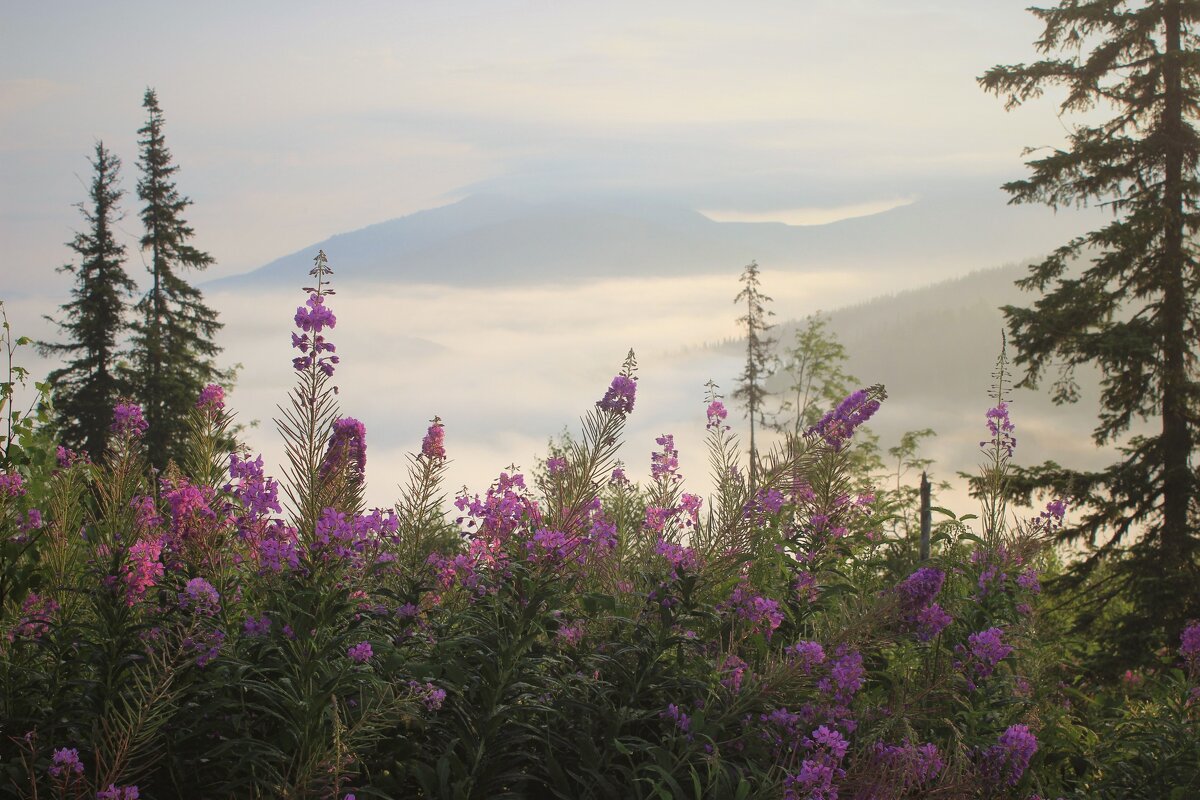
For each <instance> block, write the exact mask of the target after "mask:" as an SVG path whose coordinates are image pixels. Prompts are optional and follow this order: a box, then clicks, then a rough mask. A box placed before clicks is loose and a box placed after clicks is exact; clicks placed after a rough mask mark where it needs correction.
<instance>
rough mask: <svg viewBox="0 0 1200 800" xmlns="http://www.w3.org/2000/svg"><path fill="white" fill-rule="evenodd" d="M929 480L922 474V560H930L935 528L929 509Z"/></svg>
mask: <svg viewBox="0 0 1200 800" xmlns="http://www.w3.org/2000/svg"><path fill="white" fill-rule="evenodd" d="M929 505H930V502H929V478H928V477H927V476H926V475H925V473H924V472H922V473H921V560H922V561H928V560H929V532H930V529H931V528H932V526H933V512H932V511H930V509H929Z"/></svg>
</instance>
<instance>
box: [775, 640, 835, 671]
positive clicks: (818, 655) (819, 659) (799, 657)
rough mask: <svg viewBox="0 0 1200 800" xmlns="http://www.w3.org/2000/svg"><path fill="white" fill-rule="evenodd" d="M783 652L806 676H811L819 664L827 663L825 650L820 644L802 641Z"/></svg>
mask: <svg viewBox="0 0 1200 800" xmlns="http://www.w3.org/2000/svg"><path fill="white" fill-rule="evenodd" d="M783 652H784V655H786V656H788V659H789V661H791V662H792V663H794V664H797V665H798V666H799V667H800V671H801V672H803V673H804V674H805V675H811V674H812V671H813V669H814V668H815V667H816V666H817V665H818V664H823V663H825V648H823V647H821V643H820V642H809V641H805V640H801V641H799V642H796V643H795V644H793V645H790V646H788V647H785V648H784V650H783Z"/></svg>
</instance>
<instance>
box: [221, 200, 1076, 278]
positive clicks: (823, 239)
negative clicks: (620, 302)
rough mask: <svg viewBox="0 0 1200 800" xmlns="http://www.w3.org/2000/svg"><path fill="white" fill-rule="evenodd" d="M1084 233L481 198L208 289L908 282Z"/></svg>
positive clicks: (946, 219)
mask: <svg viewBox="0 0 1200 800" xmlns="http://www.w3.org/2000/svg"><path fill="white" fill-rule="evenodd" d="M1078 227H1079V223H1078V220H1077V218H1076V216H1075V215H1074V213H1064V214H1061V215H1059V216H1055V215H1051V214H1047V213H1045V212H1044V211H1043V210H1041V209H1023V208H1016V209H1012V208H1010V209H1005V208H1004V207H1003V199H1002V197H1000V196H999V193H998V192H990V193H986V194H980V195H978V196H975V195H966V194H956V195H950V194H943V195H933V196H929V197H925V198H921V199H918V200H917V201H916V202H914V203H912V204H910V205H907V206H902V207H899V208H894V209H892V210H890V211H886V212H883V213H879V214H875V215H871V216H866V217H858V218H854V219H846V220H842V221H839V222H833V223H829V224H825V225H811V226H798V225H785V224H782V223H772V222H754V223H746V222H716V221H714V220H711V219H709V218H707V217H705V216H704V215H703V214H701V213H699V212H697V211H694V210H691V209H688V208H683V207H680V206H677V205H671V204H667V203H662V202H655V201H652V200H647V199H645V198H625V199H619V200H618V199H612V198H570V199H559V200H545V199H542V200H537V201H531V200H525V199H519V198H515V197H507V196H500V195H473V196H471V197H467V198H465V199H463V200H460V201H458V202H456V203H452V204H450V205H447V206H443V207H441V208H435V209H431V210H428V211H421V212H418V213H416V214H411V215H409V216H406V217H401V218H399V219H393V220H389V221H387V222H381V223H379V224H376V225H371V226H368V227H366V228H362V229H360V230H356V231H351V232H349V233H342V234H338V235H336V236H332V237H330V238H329V239H326V240H324V241H321V242H316V243H314V244H312V245H310V246H308V247H305V248H303V249H302V250H298V251H296V252H295V253H292V254H290V255H287V256H284V257H282V258H279V259H276V260H275V261H272V262H271V263H269V264H266V265H265V266H263V267H260V268H258V269H256V270H253V271H251V272H248V273H245V274H243V275H237V276H231V277H226V278H221V279H218V280H215V281H212V282H210V283H208V284H206V287H212V288H221V287H233V286H243V287H245V286H265V285H271V286H285V285H290V284H291V283H294V282H295V281H296V279H297V276H298V275H303V274H304V273H305V272H306V271H307V269H308V268H309V267H310V266H311V264H312V258H313V256H314V255H315V254H316V252H317V250H318V249H321V250H324V251H325V252H326V254H327V255H328V256H329V260H330V264H331V266H332V267H333V268H334V270H335V271H336V273H337V276H338V281H339V283H341V284H343V285H345V284H347V283H351V284H352V283H357V282H369V283H391V282H403V283H432V284H447V285H467V284H471V285H485V286H486V285H512V284H518V285H519V284H525V283H534V282H538V283H546V282H550V283H574V282H578V281H585V280H595V279H602V278H612V277H630V276H658V277H667V276H682V275H697V274H715V273H724V274H731V273H734V272H736V271H737V270H739V269H740V268H741V267H742V266H743V265H744V264H746V263H747V262H749V261H750V260H751V259H755V260H757V261H758V262H759V264H760V265H762V266H763V267H764V269H772V270H775V269H787V270H795V271H808V270H830V269H841V270H879V269H886V270H889V271H890V270H896V271H899V270H905V271H913V272H915V273H916V274H919V275H922V276H930V275H938V276H944V275H948V274H962V273H963V272H964V271H966V270H969V269H977V268H980V267H986V266H991V265H994V264H997V263H1002V262H1004V261H1012V260H1017V259H1020V258H1027V257H1030V256H1033V255H1037V254H1038V253H1040V252H1043V251H1045V250H1048V249H1049V248H1050V247H1053V246H1055V245H1057V244H1059V243H1061V241H1063V239H1064V238H1065V237H1066V236H1068V235H1069V234H1070V233H1071V232H1074V231H1075V230H1076V229H1077V228H1078Z"/></svg>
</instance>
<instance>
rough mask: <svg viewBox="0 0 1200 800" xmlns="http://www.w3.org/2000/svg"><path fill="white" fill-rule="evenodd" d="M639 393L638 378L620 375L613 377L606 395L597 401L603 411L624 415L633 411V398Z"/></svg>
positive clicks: (598, 406)
mask: <svg viewBox="0 0 1200 800" xmlns="http://www.w3.org/2000/svg"><path fill="white" fill-rule="evenodd" d="M636 394H637V378H630V377H629V376H627V375H618V376H616V377H615V378H613V379H612V385H610V386H609V387H608V391H607V392H605V393H604V397H603V398H602V399H601V400H600V401H599V402H597V403H596V407H597V408H599V409H600V410H601V411H607V412H608V413H610V414H616V415H617V416H621V417H624V416H626V415H628V414H629V413H630V412H632V411H633V400H634V396H635V395H636Z"/></svg>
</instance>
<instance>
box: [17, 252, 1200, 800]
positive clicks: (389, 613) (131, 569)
mask: <svg viewBox="0 0 1200 800" xmlns="http://www.w3.org/2000/svg"><path fill="white" fill-rule="evenodd" d="M315 274H316V277H317V286H316V287H315V288H314V289H312V290H311V291H310V294H309V299H308V302H307V303H306V305H305V306H302V307H301V308H300V309H298V310H297V313H296V318H295V319H296V324H297V331H296V333H295V334H294V335H293V345H294V346H295V348H296V350H297V354H296V357H295V361H294V365H295V368H296V375H297V381H296V387H295V388H294V389H293V391H292V396H291V398H290V402H288V403H287V404H285V405H284V406H282V407H281V418H280V419H279V420H278V427H279V430H280V433H281V435H282V436H283V437H284V439H285V443H286V446H287V456H288V464H287V465H286V466H285V468H284V469H283V472H282V481H281V483H276V481H275V480H273V479H272V478H270V477H269V476H267V474H266V473H265V471H264V464H263V462H262V459H261V458H260V457H255V456H253V455H252V454H249V453H246V452H245V451H244V450H241V449H239V448H235V449H234V451H233V452H229V450H228V448H227V447H225V443H227V442H229V441H231V440H232V438H234V437H232V436H231V427H230V426H231V414H230V412H229V411H227V410H226V408H225V406H224V394H223V392H222V391H221V389H220V388H219V387H216V386H213V387H209V388H208V389H206V390H205V392H204V394H202V395H201V397H200V398H198V401H197V404H196V408H195V411H194V413H193V415H192V420H191V439H190V444H189V446H188V448H187V452H188V458H187V459H186V460H185V463H183V464H179V465H173V466H172V467H170V468H169V469H167V470H166V471H165V472H164V473H162V474H155V473H152V472H150V471H148V470H147V469H146V467H145V463H146V462H145V459H146V453H145V452H144V448H143V435H144V433H145V423H144V422H143V420H142V415H141V410H140V409H139V408H137V407H136V406H133V405H129V404H125V405H120V406H118V407H117V408H116V409H115V412H114V422H113V431H114V433H115V435H114V438H113V444H112V446H111V447H110V449H109V451H108V452H107V453H104V454H94V455H96V456H97V458H96V459H95V460H94V461H93V460H92V459H89V458H88V457H87V456H85V455H83V454H77V453H73V452H70V451H68V450H65V449H63V448H57V451H56V448H55V445H54V442H53V440H52V437H51V435H50V433H49V432H48V431H47V428H46V426H44V425H41V426H39V425H38V424H37V419H36V415H34V416H33V417H30V416H28V415H21V414H20V412H17V418H19V420H20V421H21V422H22V425H19V426H18V427H17V429H16V430H15V431H14V432H13V434H12V436H11V437H10V438H9V440H8V441H6V442H5V445H6V446H7V450H6V455H5V459H6V468H5V469H4V471H3V472H2V473H0V792H5V793H8V794H11V795H13V796H17V797H27V798H47V797H50V798H93V797H95V798H118V799H119V800H128V798H135V797H141V798H160V797H289V798H300V797H335V798H345V797H349V796H354V797H357V798H366V797H404V798H406V797H428V798H501V797H527V798H631V797H646V798H676V797H679V798H683V797H696V798H770V797H776V798H779V797H783V798H797V799H798V798H862V799H863V800H866V799H867V798H871V799H873V800H883V799H884V798H916V797H937V798H959V797H962V798H1022V799H1024V798H1033V797H1046V798H1053V797H1060V796H1064V797H1111V798H1121V797H1154V798H1172V797H1174V798H1184V797H1194V796H1196V795H1197V794H1198V793H1200V778H1198V777H1197V775H1198V774H1200V730H1197V728H1198V725H1200V701H1198V699H1197V698H1198V697H1200V691H1198V690H1197V688H1196V687H1197V686H1198V685H1200V625H1192V626H1190V627H1188V628H1186V629H1185V630H1183V631H1180V632H1179V635H1180V637H1181V638H1180V640H1179V643H1178V646H1177V647H1175V648H1172V649H1171V650H1170V651H1164V652H1162V653H1159V654H1157V656H1158V664H1159V666H1158V668H1157V669H1155V670H1150V671H1143V672H1139V673H1133V672H1130V673H1128V674H1127V676H1126V678H1125V680H1124V681H1122V682H1121V683H1120V684H1119V685H1106V684H1104V683H1102V682H1099V681H1097V680H1096V679H1094V678H1093V677H1092V676H1089V675H1087V674H1085V673H1083V672H1082V671H1081V670H1080V669H1079V668H1078V667H1077V665H1076V661H1075V654H1077V653H1079V652H1081V651H1082V650H1081V649H1082V648H1086V643H1080V642H1074V641H1071V640H1069V639H1068V638H1067V636H1066V633H1065V631H1067V630H1068V628H1069V619H1067V618H1066V615H1067V614H1068V613H1069V612H1067V611H1064V610H1063V608H1062V607H1061V605H1056V604H1051V603H1050V602H1048V601H1047V599H1046V597H1045V595H1044V594H1043V593H1042V592H1041V591H1040V582H1041V581H1042V580H1044V578H1045V576H1046V573H1047V572H1049V573H1054V572H1055V571H1056V570H1057V569H1058V565H1059V561H1058V559H1057V557H1056V555H1055V554H1054V553H1053V552H1052V551H1051V549H1050V548H1049V544H1048V543H1049V539H1050V536H1051V534H1052V533H1053V532H1054V530H1055V529H1056V528H1057V527H1058V526H1060V525H1061V524H1062V519H1063V515H1064V513H1066V509H1065V508H1064V506H1063V504H1062V503H1060V502H1056V501H1052V502H1051V503H1049V504H1048V506H1047V507H1046V510H1045V511H1043V512H1041V513H1036V514H1034V515H1032V516H1031V517H1030V518H1029V519H1027V520H1025V521H1021V522H1017V521H1015V517H1014V516H1013V515H1012V514H1011V513H1010V512H1009V510H1008V509H1006V507H1005V505H1004V503H1003V501H1002V497H1003V481H1004V476H1005V471H1006V469H1007V465H1008V460H1009V459H1010V458H1011V457H1012V455H1013V446H1014V444H1015V441H1014V439H1013V438H1012V436H1013V426H1012V422H1011V421H1010V419H1009V416H1008V408H1007V405H1006V404H1005V403H1004V402H1003V397H1002V396H998V397H997V398H996V403H995V405H994V407H993V408H992V409H991V410H990V411H988V412H987V415H986V419H985V422H986V425H987V428H986V431H987V434H986V435H987V436H988V439H987V440H986V441H985V442H984V443H983V449H984V452H985V459H984V467H983V481H982V484H983V486H984V487H986V488H985V502H984V504H983V511H982V513H981V514H980V515H979V516H978V517H973V516H970V515H967V516H963V517H961V518H956V517H954V516H953V515H952V514H950V513H949V512H944V513H942V515H941V521H940V522H939V523H938V524H937V525H935V527H934V531H933V536H932V555H931V557H930V558H929V559H928V560H927V561H924V562H922V561H921V560H920V559H919V558H918V549H917V543H916V542H915V541H913V540H912V539H911V538H910V537H909V536H907V535H906V534H905V533H904V530H903V529H902V528H899V527H897V526H896V525H894V524H892V521H893V520H894V519H895V517H896V516H897V515H898V514H900V513H901V511H902V509H901V508H900V504H901V503H902V502H905V498H907V497H908V495H903V496H902V495H900V494H899V493H897V492H895V491H888V490H885V489H878V490H873V489H872V488H871V487H870V486H869V485H868V484H867V483H866V481H865V478H864V476H862V475H860V474H857V473H856V472H855V470H854V469H853V466H852V459H851V455H850V453H851V448H850V446H849V444H850V441H851V437H852V436H853V434H854V431H855V429H856V428H857V427H858V426H859V425H860V424H861V423H862V422H864V421H865V420H866V419H867V418H868V417H870V416H871V415H872V414H873V413H874V412H875V411H876V410H877V409H878V408H879V407H880V403H881V402H882V401H884V400H885V394H884V392H883V390H882V388H881V387H871V388H868V389H864V390H861V391H859V392H855V393H854V394H852V395H850V396H849V397H847V398H846V400H845V401H843V402H842V403H841V405H839V406H838V407H837V408H835V409H833V410H831V411H830V412H829V413H828V414H827V415H826V416H825V418H824V419H822V420H821V421H820V423H819V424H818V425H817V426H815V427H814V428H813V429H812V430H810V431H808V432H807V433H806V434H805V435H802V436H799V437H796V436H790V437H787V438H785V439H784V440H783V442H782V443H781V444H780V445H779V446H777V447H776V448H775V449H774V450H773V451H771V452H770V453H766V454H763V455H762V457H761V464H760V465H759V468H758V469H757V471H756V475H757V478H756V481H755V484H754V485H753V486H752V485H750V481H749V480H748V479H747V477H746V472H747V471H746V470H745V469H744V467H743V465H742V463H741V461H742V460H743V459H744V456H743V455H742V447H741V445H740V443H739V441H738V439H737V437H736V436H735V435H734V434H733V432H732V431H731V429H730V427H729V425H727V423H726V410H725V407H724V405H723V403H722V401H721V399H720V398H719V397H717V396H716V395H715V394H712V392H711V390H710V393H709V396H708V397H707V398H706V399H705V402H706V409H707V420H708V430H707V446H708V450H709V456H710V462H711V469H712V476H713V481H714V484H715V485H716V487H717V488H716V489H715V491H714V492H713V494H712V495H711V496H708V497H703V498H702V497H699V496H697V495H694V494H691V493H689V492H687V491H686V488H685V483H684V480H683V477H682V476H681V475H680V474H679V471H678V462H677V454H676V452H675V448H674V443H673V439H672V437H671V436H670V435H668V434H664V435H663V436H662V437H661V438H659V439H658V440H657V443H656V444H657V449H656V450H655V451H654V452H653V453H652V454H651V455H650V458H649V461H650V463H649V469H650V480H649V481H647V482H644V483H635V482H633V481H632V480H630V479H629V478H628V477H627V476H626V467H625V465H624V464H623V463H622V462H620V461H619V460H618V458H617V456H618V449H619V448H620V447H621V435H622V429H623V426H624V423H625V421H626V419H627V417H628V416H629V415H630V414H631V413H634V406H635V400H636V389H637V377H636V364H635V361H634V358H633V355H632V354H630V356H629V358H628V359H627V360H626V362H625V364H624V366H623V367H622V369H621V371H620V373H619V374H618V375H617V376H616V377H614V378H613V381H612V384H611V385H610V386H609V387H608V389H607V390H606V391H605V392H604V393H603V395H602V397H601V398H600V399H599V400H598V402H597V403H596V404H595V406H594V407H593V408H591V409H590V410H588V412H587V413H586V415H585V416H584V417H583V420H582V430H581V432H580V433H579V435H578V436H575V437H572V438H570V439H569V440H567V443H566V445H565V446H564V449H563V450H562V451H561V452H559V453H557V454H555V455H553V457H551V458H549V459H548V460H547V461H546V463H545V464H544V465H543V469H542V470H541V472H540V474H539V476H538V478H537V480H534V479H532V478H531V479H530V480H529V481H526V479H525V478H524V477H523V476H522V475H520V474H502V475H500V477H499V478H498V479H497V481H496V482H495V483H494V484H493V485H492V486H491V487H489V488H488V489H487V490H486V491H485V492H484V493H482V494H478V495H475V494H462V495H460V496H458V497H457V498H455V499H454V500H453V506H454V507H455V508H456V509H457V517H456V516H455V515H453V514H452V515H449V516H448V515H447V514H446V511H445V509H446V508H447V505H448V501H449V498H448V497H447V495H446V494H445V493H444V491H443V489H442V485H441V479H442V476H443V472H444V469H445V465H446V460H447V446H446V443H445V436H444V433H445V432H444V429H443V427H442V425H441V423H440V421H438V420H436V419H435V420H434V422H433V424H432V425H431V426H430V428H429V431H428V434H427V435H426V437H425V439H424V441H423V442H422V443H421V445H420V448H419V450H417V451H416V452H415V453H414V454H413V455H412V456H411V469H410V474H409V478H408V482H407V484H406V487H405V489H404V492H403V496H402V497H401V498H400V499H399V501H398V502H397V504H396V506H395V507H394V508H392V509H371V510H368V509H365V508H363V501H362V487H363V481H364V473H365V468H366V440H365V431H364V429H363V426H362V425H361V423H359V422H357V421H356V420H354V419H352V418H348V417H343V416H342V415H341V413H340V411H339V409H338V405H337V400H338V398H337V397H336V396H335V393H334V390H333V386H332V384H331V382H330V381H331V376H332V375H333V372H334V370H335V369H336V364H337V360H336V358H337V357H336V355H334V352H335V351H334V349H333V346H332V345H331V344H330V343H329V342H328V340H327V339H326V338H325V335H326V333H327V331H328V330H329V329H331V328H333V327H334V324H335V319H334V316H333V314H332V311H330V309H329V306H328V304H327V295H326V292H325V286H324V283H323V280H324V274H323V272H322V267H321V262H319V263H318V268H317V270H315ZM10 388H11V385H10ZM6 400H9V401H11V394H10V395H8V396H6ZM6 410H9V411H11V408H9V409H6ZM981 430H985V429H984V428H983V423H982V422H981ZM451 449H452V448H451Z"/></svg>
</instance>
